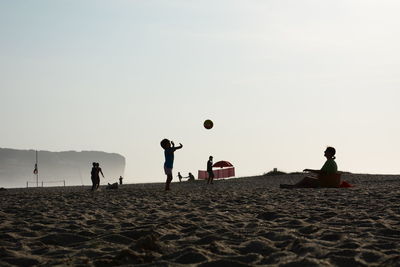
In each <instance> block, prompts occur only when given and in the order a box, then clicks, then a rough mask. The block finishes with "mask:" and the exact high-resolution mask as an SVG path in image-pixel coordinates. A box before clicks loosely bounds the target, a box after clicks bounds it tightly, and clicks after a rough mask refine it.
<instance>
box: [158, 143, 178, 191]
mask: <svg viewBox="0 0 400 267" xmlns="http://www.w3.org/2000/svg"><path fill="white" fill-rule="evenodd" d="M160 145H161V147H162V148H163V149H164V156H165V162H164V172H165V174H166V175H167V181H166V182H165V190H166V191H167V190H170V187H169V185H170V184H171V181H172V168H173V167H174V152H175V151H176V150H178V149H181V148H182V147H183V146H182V144H179V146H177V147H175V144H174V142H172V141H169V140H168V139H163V140H162V141H161V143H160Z"/></svg>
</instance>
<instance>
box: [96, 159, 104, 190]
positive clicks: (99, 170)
mask: <svg viewBox="0 0 400 267" xmlns="http://www.w3.org/2000/svg"><path fill="white" fill-rule="evenodd" d="M100 173H101V176H103V178H104V174H103V171H102V170H101V168H100V164H99V163H98V162H96V178H97V184H96V189H98V188H99V186H100Z"/></svg>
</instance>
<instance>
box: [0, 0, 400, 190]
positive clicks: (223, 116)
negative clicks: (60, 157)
mask: <svg viewBox="0 0 400 267" xmlns="http://www.w3.org/2000/svg"><path fill="white" fill-rule="evenodd" d="M399 8H400V2H399V1H395V0H393V1H389V0H379V1H370V0H335V1H320V0H291V1H289V0H263V1H261V0H249V1H237V0H226V1H222V0H213V1H208V0H204V1H192V0H168V1H167V0H146V1H134V0H130V1H128V0H115V1H101V0H96V1H94V0H93V1H91V0H87V1H85V0H84V1H81V0H79V1H78V0H76V1H72V0H68V1H66V0H56V1H55V0H48V1H43V0H42V1H41V0H38V1H29V0H25V1H20V0H13V1H6V0H0V73H1V75H0V100H1V105H0V116H1V123H2V127H1V131H0V140H1V141H0V147H3V148H14V149H38V150H49V151H66V150H76V151H81V150H98V151H106V152H114V153H119V154H121V155H123V156H125V158H126V171H125V182H127V183H143V182H161V181H165V174H164V171H163V162H164V155H163V151H162V149H161V147H160V141H161V140H162V139H163V138H168V139H170V140H173V141H175V143H176V144H179V143H182V144H183V148H182V149H181V150H178V151H176V153H175V164H174V176H176V174H177V172H178V171H180V172H181V173H182V174H183V175H184V176H187V173H188V172H192V173H194V174H197V170H204V169H205V168H206V162H207V160H208V157H209V156H210V155H213V156H214V162H216V161H219V160H227V161H230V162H231V163H232V164H233V165H234V166H235V168H236V174H237V176H240V177H241V176H252V175H260V174H263V173H265V172H268V171H270V170H272V169H273V168H278V169H279V170H282V171H287V172H293V171H301V170H303V169H304V168H314V169H318V168H320V167H321V166H322V165H323V163H324V161H325V158H324V157H323V152H324V150H325V148H326V146H334V147H335V148H336V150H337V155H336V158H337V159H336V162H337V164H338V167H339V170H342V171H350V172H355V173H379V174H399V173H400V164H399V156H398V150H399V149H400V124H399V115H400V105H399V104H398V101H399V99H400V90H399V89H400V50H399V47H400V27H399V25H400V17H399V16H398V10H399ZM206 119H211V120H212V121H213V122H214V128H213V129H211V130H206V129H204V128H203V121H204V120H206ZM103 171H104V173H105V175H106V176H107V170H103ZM175 179H176V178H175ZM89 180H90V177H88V181H89ZM88 183H89V182H88Z"/></svg>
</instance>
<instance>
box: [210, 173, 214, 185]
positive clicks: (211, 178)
mask: <svg viewBox="0 0 400 267" xmlns="http://www.w3.org/2000/svg"><path fill="white" fill-rule="evenodd" d="M210 180H211V181H210V184H213V181H214V172H212V171H211V172H210Z"/></svg>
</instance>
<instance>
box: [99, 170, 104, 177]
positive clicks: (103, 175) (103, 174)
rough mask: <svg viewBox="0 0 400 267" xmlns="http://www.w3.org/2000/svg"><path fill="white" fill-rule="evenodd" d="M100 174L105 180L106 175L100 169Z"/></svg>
mask: <svg viewBox="0 0 400 267" xmlns="http://www.w3.org/2000/svg"><path fill="white" fill-rule="evenodd" d="M100 173H101V176H103V178H104V174H103V171H102V170H101V169H100Z"/></svg>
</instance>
